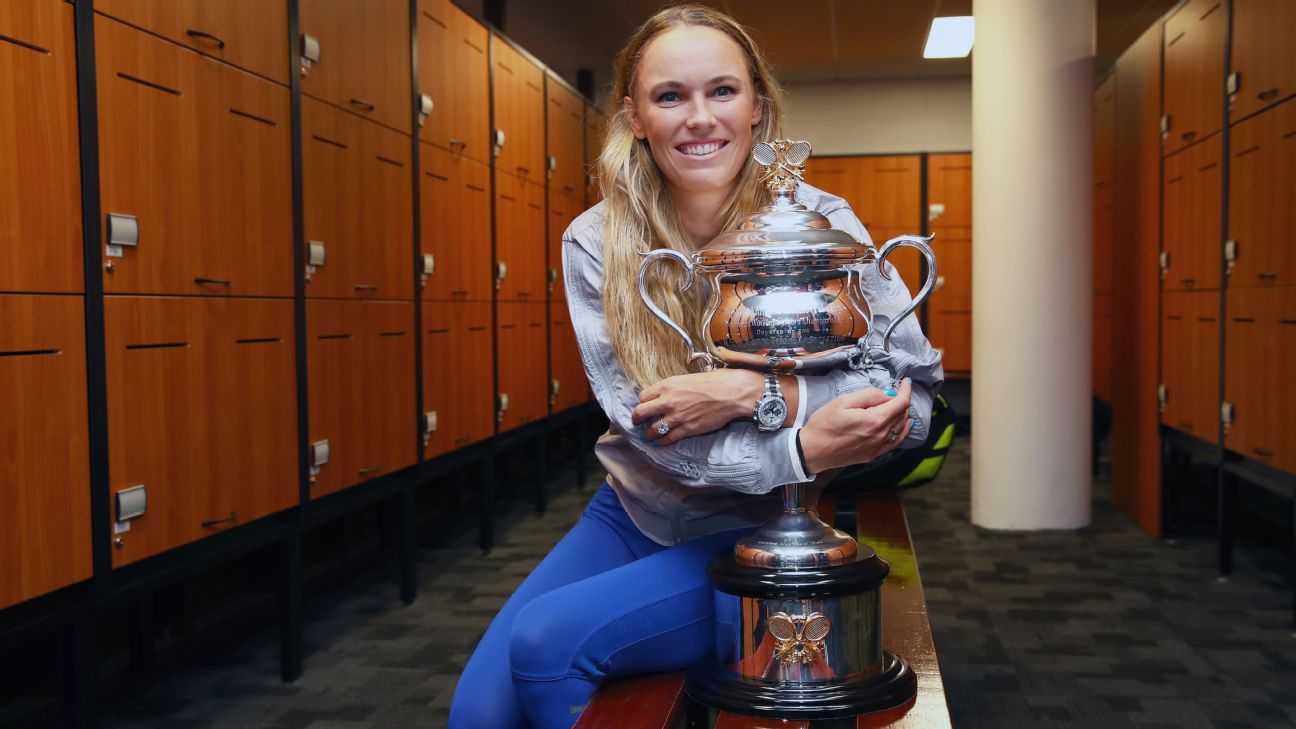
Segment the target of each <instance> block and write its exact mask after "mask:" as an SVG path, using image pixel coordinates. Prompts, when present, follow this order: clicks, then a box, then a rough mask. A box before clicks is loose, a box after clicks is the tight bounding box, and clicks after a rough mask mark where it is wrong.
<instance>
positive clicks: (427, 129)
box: [418, 0, 491, 164]
mask: <svg viewBox="0 0 1296 729" xmlns="http://www.w3.org/2000/svg"><path fill="white" fill-rule="evenodd" d="M418 37H419V56H418V57H419V85H420V86H421V87H422V92H423V93H424V94H427V95H428V96H430V97H431V98H432V104H433V106H432V114H431V116H429V117H428V119H427V120H426V121H425V122H424V124H423V127H422V128H421V129H420V130H419V139H422V140H423V141H425V142H429V143H431V144H435V145H436V146H438V147H441V148H442V149H447V150H449V151H451V152H455V153H457V154H461V155H464V156H466V157H469V158H471V159H474V160H477V161H478V162H481V163H484V164H490V161H491V158H490V59H489V58H488V57H487V51H486V49H487V44H488V43H490V31H488V30H486V27H485V26H483V25H482V24H481V23H478V22H477V21H476V20H474V19H473V18H472V17H471V16H469V15H468V14H467V13H465V12H463V11H462V10H460V9H459V8H457V7H455V6H454V5H453V4H451V3H450V2H449V0H419V18H418Z"/></svg>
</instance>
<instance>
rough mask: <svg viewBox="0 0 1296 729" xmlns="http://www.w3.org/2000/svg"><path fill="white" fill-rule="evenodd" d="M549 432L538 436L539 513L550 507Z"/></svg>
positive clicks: (536, 489)
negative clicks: (546, 462) (547, 463)
mask: <svg viewBox="0 0 1296 729" xmlns="http://www.w3.org/2000/svg"><path fill="white" fill-rule="evenodd" d="M548 445H549V433H548V431H541V432H540V435H538V436H537V437H536V444H535V448H536V487H535V499H536V501H535V509H536V513H537V514H543V513H545V509H547V508H548V507H549V483H548V482H549V474H548V472H549V468H548V466H547V465H546V464H545V461H546V460H547V459H548V458H549V448H548Z"/></svg>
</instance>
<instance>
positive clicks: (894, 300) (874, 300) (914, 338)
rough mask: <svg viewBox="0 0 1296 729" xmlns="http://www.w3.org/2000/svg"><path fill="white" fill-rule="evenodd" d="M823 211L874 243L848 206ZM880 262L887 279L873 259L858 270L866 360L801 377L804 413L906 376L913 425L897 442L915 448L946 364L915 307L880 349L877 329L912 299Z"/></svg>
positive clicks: (926, 426) (921, 440)
mask: <svg viewBox="0 0 1296 729" xmlns="http://www.w3.org/2000/svg"><path fill="white" fill-rule="evenodd" d="M825 215H827V216H828V220H829V221H830V222H832V224H833V227H834V228H838V229H840V230H844V231H846V232H848V233H850V234H851V235H854V236H855V237H856V238H858V239H860V240H861V241H863V242H865V243H867V244H869V245H872V244H873V242H872V239H871V238H870V237H869V234H868V231H867V230H865V228H864V226H863V225H862V224H861V223H860V221H859V218H857V217H856V216H855V212H854V211H853V210H851V208H850V207H849V206H842V207H839V208H836V209H834V210H832V211H830V212H827V213H825ZM883 265H885V266H886V267H887V273H888V274H889V275H890V276H891V278H890V279H889V280H888V279H885V278H883V277H882V276H881V275H880V274H879V273H878V267H877V266H876V265H874V264H868V265H866V266H863V267H862V270H861V272H860V273H861V278H862V281H863V284H864V294H865V297H866V298H867V299H868V303H869V308H870V309H871V310H872V313H873V326H872V328H871V329H870V330H869V333H868V335H867V337H866V338H865V345H866V346H867V347H868V350H869V355H870V356H869V359H870V362H869V363H868V364H866V365H865V366H864V368H863V369H859V370H855V369H850V368H848V367H846V366H844V365H843V366H839V367H837V368H835V369H832V370H830V371H829V372H827V373H826V374H824V375H822V376H818V377H815V376H810V377H807V378H805V379H806V397H805V399H804V400H803V401H802V402H804V403H805V404H804V405H803V406H802V410H803V411H805V413H806V417H809V415H810V414H811V413H813V412H814V411H816V410H818V409H819V408H822V407H823V406H825V405H827V404H828V403H829V402H831V401H832V399H833V398H835V397H837V396H838V395H844V394H846V393H849V392H855V391H856V390H861V389H863V388H865V387H877V388H879V389H882V390H885V389H886V388H888V387H893V386H895V385H897V384H898V382H899V380H901V379H903V378H905V377H910V378H912V380H913V394H912V396H911V397H910V401H909V417H911V418H913V419H914V425H913V428H911V429H910V431H909V435H908V436H907V437H906V438H905V439H904V441H902V442H901V443H900V447H901V448H916V447H918V446H920V445H922V444H923V443H925V442H926V441H927V437H928V431H929V427H930V423H931V412H932V400H933V399H934V398H935V396H936V393H937V392H939V391H940V387H941V385H942V384H943V383H944V381H945V370H944V368H943V367H942V365H941V355H940V352H937V351H936V350H935V349H933V348H932V346H931V343H930V342H928V341H927V337H926V336H925V335H924V334H923V332H922V327H921V326H919V324H918V316H917V312H915V313H914V314H911V315H910V316H908V317H906V318H905V319H904V321H902V322H900V325H899V326H897V327H896V330H895V332H893V333H892V334H891V349H890V351H883V350H882V333H883V332H885V331H886V328H887V327H888V326H889V325H890V323H891V320H892V317H894V316H895V315H897V314H899V313H900V312H901V311H903V310H904V309H905V307H906V306H908V305H909V302H910V301H912V299H913V296H912V294H910V293H909V289H908V288H907V287H906V286H905V284H904V281H902V280H901V279H900V274H899V273H898V272H897V271H896V269H895V267H894V266H892V265H891V264H890V263H885V264H883Z"/></svg>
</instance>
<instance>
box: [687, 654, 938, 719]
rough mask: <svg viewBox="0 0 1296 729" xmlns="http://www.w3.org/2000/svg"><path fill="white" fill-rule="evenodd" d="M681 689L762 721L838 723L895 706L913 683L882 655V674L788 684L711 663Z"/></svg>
mask: <svg viewBox="0 0 1296 729" xmlns="http://www.w3.org/2000/svg"><path fill="white" fill-rule="evenodd" d="M684 690H685V691H686V692H687V693H688V695H689V697H690V698H692V699H693V700H694V701H697V702H698V703H701V704H703V705H705V706H708V707H711V708H714V709H719V710H721V711H728V712H732V713H734V714H745V715H747V716H758V717H761V718H766V719H790V720H797V721H805V720H810V719H839V718H845V717H852V716H858V715H860V714H867V713H869V712H873V711H882V710H885V709H890V708H893V707H896V706H900V705H902V704H904V703H905V702H907V701H909V700H910V699H912V698H913V697H914V695H915V694H916V693H917V690H918V679H917V676H916V675H915V674H914V672H913V669H912V668H910V667H909V664H908V663H905V661H904V659H902V658H900V657H899V656H896V655H894V654H892V653H889V652H887V653H884V654H883V658H882V670H881V671H880V672H879V673H875V674H873V675H871V676H865V677H863V678H860V679H857V680H846V681H838V680H834V681H831V682H814V683H788V682H780V681H775V680H762V679H757V678H751V677H747V676H738V675H735V674H734V673H733V672H732V671H730V670H728V669H726V668H724V667H723V666H721V665H720V664H718V663H716V662H715V661H714V660H712V661H708V662H705V663H700V664H698V665H696V666H694V667H693V668H691V669H689V672H688V675H687V678H686V679H685V682H684Z"/></svg>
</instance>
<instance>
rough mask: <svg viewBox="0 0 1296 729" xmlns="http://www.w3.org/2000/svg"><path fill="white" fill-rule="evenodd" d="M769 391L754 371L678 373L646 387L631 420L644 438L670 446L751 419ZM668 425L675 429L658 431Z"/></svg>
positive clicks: (723, 369) (728, 370)
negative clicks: (757, 401)
mask: <svg viewBox="0 0 1296 729" xmlns="http://www.w3.org/2000/svg"><path fill="white" fill-rule="evenodd" d="M764 392H765V384H764V378H763V377H762V375H761V374H760V373H759V372H756V371H754V370H747V369H736V368H735V369H729V368H721V369H716V370H712V371H710V372H699V373H697V374H689V375H676V376H674V377H668V378H666V379H664V380H662V381H661V382H658V383H657V384H655V385H653V386H652V387H647V388H644V390H643V392H641V393H640V394H639V405H638V406H637V407H635V409H634V411H633V412H631V413H630V418H631V419H632V420H633V421H634V423H635V426H636V427H638V428H640V432H639V434H638V435H639V437H640V438H641V439H642V440H644V441H645V442H651V443H652V444H653V445H669V444H671V443H675V442H678V441H679V440H680V439H682V438H688V437H691V436H694V435H701V434H703V433H710V432H711V431H713V430H719V429H720V428H723V427H724V426H725V425H727V424H728V423H729V422H730V421H733V420H737V419H739V418H744V417H746V418H750V417H751V414H752V408H753V407H754V406H755V404H756V400H758V399H759V398H760V396H761V394H762V393H764ZM662 422H665V423H666V424H667V425H668V426H669V430H668V431H667V433H666V435H661V434H660V433H658V432H657V428H658V425H659V424H660V423H662ZM630 437H632V438H633V437H635V434H631V436H630Z"/></svg>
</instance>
